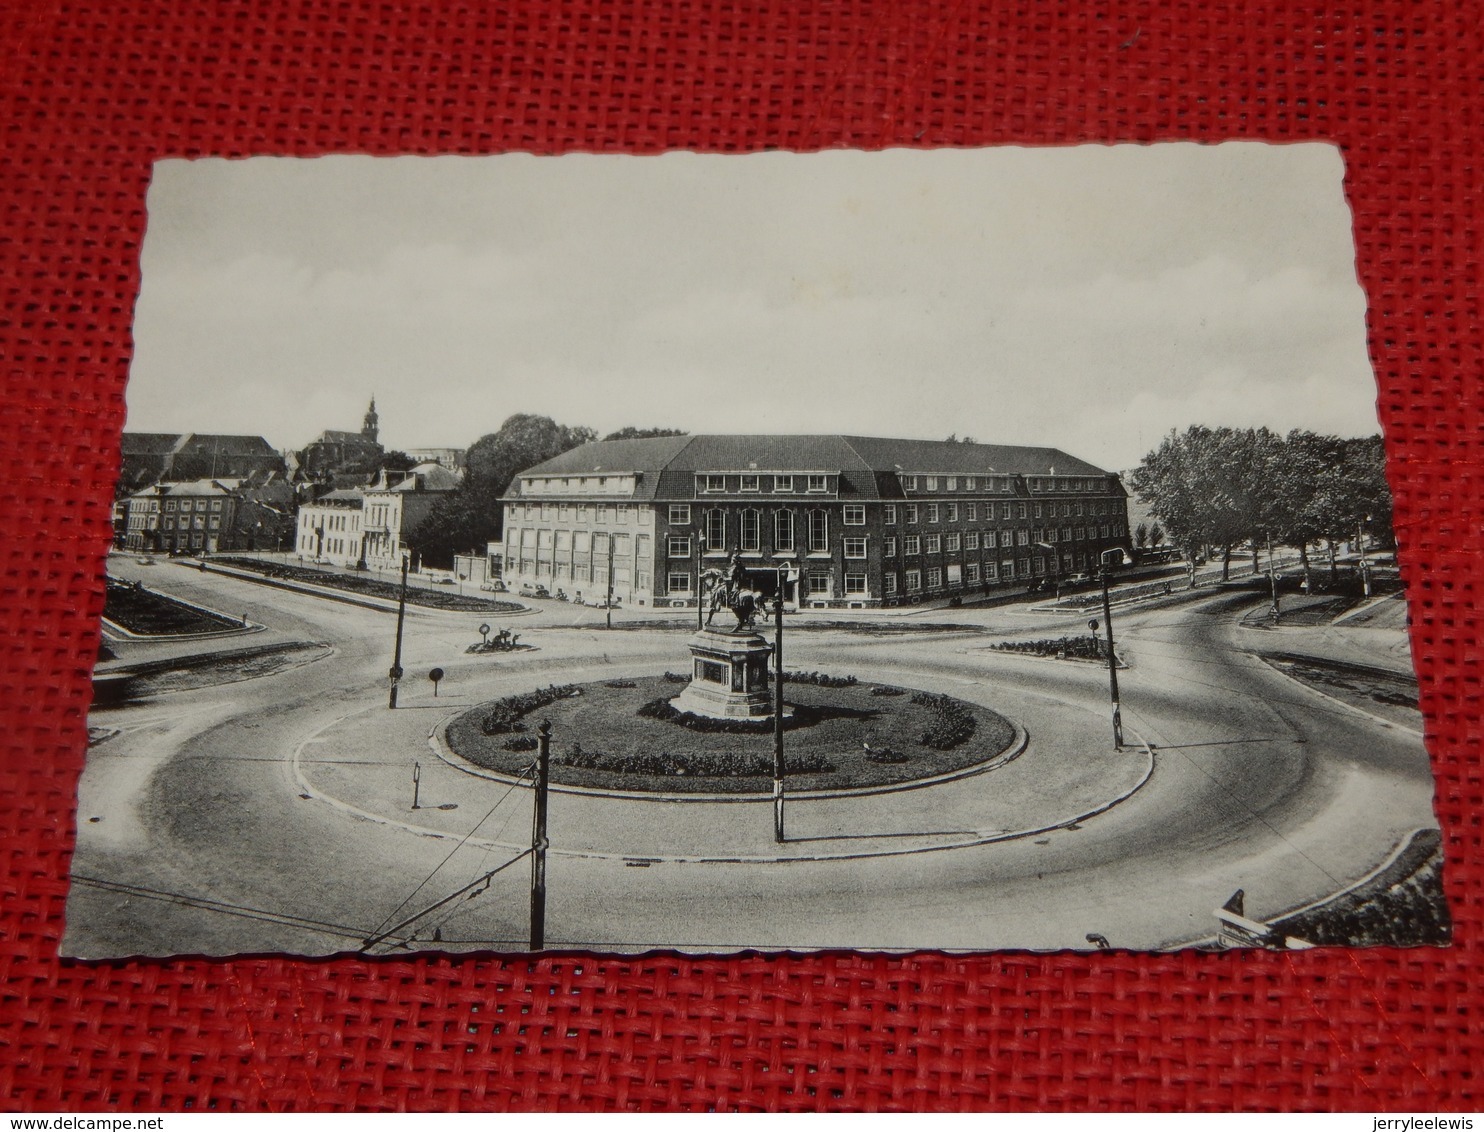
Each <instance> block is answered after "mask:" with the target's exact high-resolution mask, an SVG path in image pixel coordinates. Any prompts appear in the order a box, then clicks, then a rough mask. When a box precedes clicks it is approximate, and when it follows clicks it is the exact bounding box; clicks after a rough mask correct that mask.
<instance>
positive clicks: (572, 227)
mask: <svg viewBox="0 0 1484 1132" xmlns="http://www.w3.org/2000/svg"><path fill="white" fill-rule="evenodd" d="M1343 172H1344V171H1343V166H1342V162H1341V158H1340V155H1339V152H1338V151H1337V150H1336V149H1334V148H1333V147H1330V146H1326V145H1319V144H1305V145H1285V146H1275V145H1264V144H1258V143H1231V144H1224V145H1217V146H1198V145H1190V144H1168V145H1155V146H1132V145H1130V146H1085V147H1072V148H1063V149H1017V148H1003V149H978V150H930V151H909V150H895V151H887V152H873V153H865V152H844V151H841V152H829V153H813V154H793V153H765V154H751V155H721V154H707V155H703V154H692V153H672V154H666V155H663V156H650V157H637V156H618V155H568V156H560V157H538V156H533V155H526V154H505V155H499V156H490V157H482V158H468V157H442V158H421V157H405V158H390V159H389V158H371V157H354V156H341V157H325V158H318V159H286V158H285V159H280V158H253V159H249V160H235V161H228V160H196V161H186V160H169V161H162V162H160V163H159V164H158V165H157V166H156V168H155V174H154V180H153V183H152V186H151V188H150V191H149V198H148V209H149V216H148V229H147V235H146V238H145V242H144V248H143V253H142V286H141V293H140V297H139V303H138V307H137V312H136V316H135V354H134V359H133V365H132V371H131V377H130V384H129V389H128V400H129V420H128V425H127V427H126V430H125V432H124V435H123V438H122V456H121V470H120V477H119V485H118V491H117V495H116V503H115V540H114V547H113V549H112V551H111V553H110V554H109V557H108V562H107V575H108V576H107V603H106V613H105V619H104V625H103V640H102V645H101V647H100V650H99V659H98V664H97V669H96V674H95V679H94V685H95V702H94V707H93V711H92V714H91V717H90V728H89V734H90V750H89V755H88V762H87V767H86V771H85V773H84V775H83V777H82V781H81V786H80V790H79V802H78V806H79V809H78V814H77V847H76V853H75V855H74V857H73V864H72V869H73V873H72V887H71V892H70V897H69V901H68V906H67V927H66V935H65V938H64V941H63V945H62V949H63V952H64V953H65V954H67V955H71V956H75V957H79V958H85V959H108V958H115V957H124V956H134V955H150V956H166V955H178V954H206V955H227V954H241V953H265V952H286V953H291V954H300V955H322V954H332V953H342V952H353V953H355V952H358V953H364V954H368V955H384V954H406V953H410V952H419V951H430V950H433V951H437V950H442V951H490V950H495V951H511V952H529V951H539V950H547V951H565V950H581V951H599V952H625V953H632V952H644V951H665V950H671V951H682V952H689V953H714V952H732V951H737V950H742V949H761V950H804V949H817V948H831V949H856V950H872V951H875V950H917V949H936V950H962V951H985V950H993V949H1010V948H1015V949H1064V948H1072V949H1088V950H1091V949H1102V948H1113V949H1133V950H1164V949H1174V948H1204V949H1212V950H1216V949H1223V948H1232V947H1267V948H1287V949H1298V948H1309V947H1323V946H1372V945H1391V946H1416V945H1439V944H1445V943H1447V942H1448V939H1449V932H1450V924H1449V918H1448V912H1447V905H1446V903H1445V901H1444V898H1443V890H1442V858H1441V850H1440V835H1439V831H1438V826H1437V822H1436V819H1435V817H1434V813H1433V779H1432V774H1431V770H1430V766H1429V762H1428V756H1427V752H1426V750H1425V749H1424V746H1423V721H1422V716H1421V714H1420V712H1419V709H1418V695H1417V682H1416V677H1415V675H1414V672H1413V669H1412V663H1411V658H1410V654H1409V649H1408V623H1407V605H1406V599H1405V595H1404V593H1403V591H1402V584H1401V583H1402V575H1403V573H1404V569H1402V568H1401V567H1404V566H1405V554H1406V549H1407V548H1406V547H1405V545H1404V546H1403V547H1402V548H1401V551H1402V558H1403V561H1402V564H1401V567H1399V564H1398V559H1397V545H1396V539H1395V536H1394V533H1393V524H1392V503H1391V495H1390V491H1389V489H1388V484H1387V478H1386V468H1385V459H1384V450H1383V445H1382V440H1381V435H1380V426H1379V424H1378V422H1377V417H1376V409H1375V401H1376V389H1375V384H1374V379H1373V375H1372V372H1371V368H1370V363H1369V360H1368V358H1367V354H1366V337H1365V318H1364V316H1365V297H1364V294H1363V293H1362V291H1361V288H1360V286H1359V284H1358V282H1357V279H1356V273H1355V265H1354V248H1353V241H1352V236H1351V229H1350V217H1349V213H1348V210H1347V207H1346V204H1345V199H1344V195H1343V192H1342V183H1343Z"/></svg>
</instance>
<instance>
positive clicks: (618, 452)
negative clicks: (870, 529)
mask: <svg viewBox="0 0 1484 1132" xmlns="http://www.w3.org/2000/svg"><path fill="white" fill-rule="evenodd" d="M723 471H727V472H747V471H758V472H771V471H777V472H791V473H795V474H799V473H808V472H829V473H839V474H840V476H841V482H840V494H841V495H842V496H854V497H859V498H865V499H872V498H881V497H883V496H885V497H888V498H890V497H894V496H897V495H899V494H900V493H899V492H898V491H895V490H893V486H892V485H893V483H894V481H892V480H891V477H892V476H893V475H894V474H895V473H898V472H901V473H906V474H909V475H912V474H919V475H921V474H926V475H988V474H991V473H996V474H1000V475H1028V476H1037V475H1073V476H1102V475H1107V474H1108V473H1107V472H1106V471H1104V470H1103V469H1102V468H1098V467H1095V466H1094V465H1092V464H1089V463H1088V462H1087V461H1085V460H1079V459H1077V458H1076V457H1075V456H1070V455H1068V454H1067V453H1065V452H1063V451H1061V450H1060V449H1059V448H1038V447H1023V446H1019V445H1008V444H966V443H958V442H956V441H947V440H899V439H893V438H887V437H869V436H836V435H830V434H804V435H798V436H783V435H768V436H745V435H708V436H667V437H654V438H649V439H644V440H609V441H601V442H598V443H594V444H585V445H583V446H582V447H580V448H574V449H572V451H570V452H564V453H562V455H560V456H557V457H555V458H553V459H551V460H546V461H544V462H543V463H540V464H537V465H536V466H535V467H532V468H528V469H526V471H524V472H522V473H521V475H522V476H582V475H588V476H590V475H593V474H604V473H606V474H610V475H611V474H617V473H625V472H638V473H640V474H641V479H640V483H639V485H638V489H637V490H636V492H635V494H634V498H635V499H636V500H646V499H671V498H688V497H689V496H690V495H692V494H693V489H694V476H695V474H696V473H697V472H723ZM519 482H520V481H519V478H517V479H516V481H515V482H514V483H513V484H512V485H511V491H510V493H509V494H510V495H512V496H516V495H518V493H519Z"/></svg>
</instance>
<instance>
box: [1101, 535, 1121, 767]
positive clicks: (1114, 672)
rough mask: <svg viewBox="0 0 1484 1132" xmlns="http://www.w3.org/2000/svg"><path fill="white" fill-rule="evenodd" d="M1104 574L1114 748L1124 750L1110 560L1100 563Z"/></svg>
mask: <svg viewBox="0 0 1484 1132" xmlns="http://www.w3.org/2000/svg"><path fill="white" fill-rule="evenodd" d="M1098 564H1099V565H1100V566H1101V567H1102V574H1103V628H1104V629H1105V630H1106V631H1107V634H1108V694H1109V695H1110V696H1111V697H1112V699H1113V749H1114V750H1115V751H1121V750H1123V712H1122V711H1121V710H1120V708H1119V704H1118V661H1117V659H1116V658H1115V657H1114V655H1113V610H1112V608H1111V606H1110V605H1109V602H1108V560H1107V558H1106V557H1105V558H1103V559H1101V560H1100V561H1099V563H1098Z"/></svg>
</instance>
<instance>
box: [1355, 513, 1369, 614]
mask: <svg viewBox="0 0 1484 1132" xmlns="http://www.w3.org/2000/svg"><path fill="white" fill-rule="evenodd" d="M1369 518H1370V516H1369V515H1366V516H1364V517H1363V518H1357V519H1356V520H1355V550H1356V552H1357V553H1358V554H1359V555H1360V584H1361V588H1362V590H1363V592H1364V593H1365V596H1366V597H1370V596H1371V568H1370V566H1369V564H1368V563H1367V562H1366V560H1365V523H1366V519H1369Z"/></svg>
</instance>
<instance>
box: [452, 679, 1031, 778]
mask: <svg viewBox="0 0 1484 1132" xmlns="http://www.w3.org/2000/svg"><path fill="white" fill-rule="evenodd" d="M686 683H687V678H686V677H677V676H674V675H670V674H667V675H666V676H662V677H636V678H632V679H617V680H610V681H604V682H595V683H587V684H560V685H551V686H549V687H547V688H542V689H537V690H536V691H533V692H528V693H523V694H521V695H515V696H507V697H505V698H503V699H499V700H491V701H488V702H486V703H483V704H480V705H478V706H477V707H474V708H470V709H469V710H468V711H466V712H464V713H463V714H462V715H460V716H458V717H456V718H454V719H452V720H450V721H449V723H448V724H447V726H446V728H445V729H444V739H445V741H446V742H447V745H448V747H449V749H450V750H451V751H452V752H453V753H454V754H455V755H457V756H459V757H460V758H462V759H464V760H466V761H468V762H469V763H472V764H474V765H475V766H478V767H481V768H483V769H485V770H489V771H492V772H495V773H496V774H501V775H509V776H511V777H515V776H519V775H522V774H524V773H525V772H526V771H527V770H528V769H529V768H530V766H531V763H532V760H533V758H534V753H535V751H536V748H537V739H536V726H537V724H538V723H539V722H540V721H541V720H543V719H547V720H550V721H551V725H552V737H551V779H552V781H553V783H556V784H558V785H563V786H573V787H580V788H586V789H593V790H603V791H626V792H629V791H631V792H636V793H649V794H755V793H767V792H768V791H769V790H771V788H772V777H773V720H772V718H771V717H768V718H765V719H759V720H736V719H715V718H711V717H708V716H699V715H693V714H690V713H688V712H683V711H678V710H677V709H676V708H675V707H674V706H673V705H672V703H671V701H672V700H674V698H675V697H676V696H677V695H679V693H680V692H681V691H682V690H683V689H684V687H685V685H686ZM1021 738H1023V732H1019V731H1018V730H1017V728H1016V727H1015V726H1014V724H1012V723H1011V722H1010V721H1009V720H1007V719H1005V717H1004V716H1002V715H1000V714H998V713H997V712H994V711H991V710H990V709H989V708H986V707H983V706H982V705H979V704H971V703H967V702H965V701H964V700H960V699H956V698H954V697H952V696H945V695H938V694H936V693H931V692H921V691H916V690H914V689H910V688H899V687H891V686H886V685H879V684H867V683H858V682H856V680H855V679H854V678H853V677H835V676H826V675H821V674H819V673H803V674H791V676H790V679H789V680H788V681H787V683H786V685H785V718H784V764H785V776H786V780H787V785H788V789H789V790H790V791H794V792H797V791H825V792H832V791H840V790H871V789H879V788H891V787H895V786H901V785H905V784H909V783H912V782H918V781H921V780H925V779H934V778H939V777H943V776H951V775H954V774H963V773H971V772H973V771H974V770H975V769H978V768H983V767H985V764H989V763H992V762H994V761H995V760H997V759H1001V758H1003V757H1008V756H1009V755H1010V754H1012V753H1013V751H1014V750H1018V747H1017V743H1018V742H1019V740H1020V739H1021Z"/></svg>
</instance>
